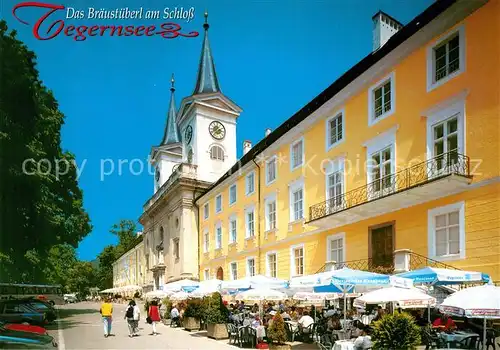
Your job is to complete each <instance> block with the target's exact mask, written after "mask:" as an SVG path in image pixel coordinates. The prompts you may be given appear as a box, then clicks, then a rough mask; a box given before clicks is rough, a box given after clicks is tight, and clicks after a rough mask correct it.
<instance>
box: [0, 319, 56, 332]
mask: <svg viewBox="0 0 500 350" xmlns="http://www.w3.org/2000/svg"><path fill="white" fill-rule="evenodd" d="M2 327H3V328H5V329H10V330H11V331H20V332H29V333H37V334H47V335H48V333H47V330H46V329H45V328H43V327H40V326H33V325H31V324H22V323H5V322H1V321H0V328H2Z"/></svg>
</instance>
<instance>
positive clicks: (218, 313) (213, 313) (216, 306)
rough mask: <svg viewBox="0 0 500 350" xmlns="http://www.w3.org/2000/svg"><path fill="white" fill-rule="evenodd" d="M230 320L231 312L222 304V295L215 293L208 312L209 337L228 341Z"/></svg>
mask: <svg viewBox="0 0 500 350" xmlns="http://www.w3.org/2000/svg"><path fill="white" fill-rule="evenodd" d="M228 319H229V310H228V309H227V307H226V306H225V305H224V303H223V302H222V296H221V295H220V293H217V292H216V293H214V294H212V296H211V297H210V299H209V300H208V306H207V311H206V323H207V337H209V338H213V339H217V340H218V339H227V338H228V334H227V328H226V323H227V321H228Z"/></svg>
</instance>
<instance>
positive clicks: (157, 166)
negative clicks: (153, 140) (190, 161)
mask: <svg viewBox="0 0 500 350" xmlns="http://www.w3.org/2000/svg"><path fill="white" fill-rule="evenodd" d="M171 83H172V87H171V88H170V106H169V108H168V113H167V123H166V126H165V132H164V134H163V139H162V141H161V143H160V145H159V146H156V147H153V149H152V151H151V163H152V165H153V167H154V171H155V176H154V191H155V192H156V191H158V189H160V187H161V186H162V185H163V184H164V183H165V182H166V181H167V180H168V178H169V177H170V175H171V174H172V172H173V171H174V170H175V169H176V167H177V166H178V164H180V163H182V158H183V143H182V139H181V134H180V131H179V126H178V123H177V113H176V110H175V96H174V92H175V86H174V83H175V81H174V75H173V74H172V80H171Z"/></svg>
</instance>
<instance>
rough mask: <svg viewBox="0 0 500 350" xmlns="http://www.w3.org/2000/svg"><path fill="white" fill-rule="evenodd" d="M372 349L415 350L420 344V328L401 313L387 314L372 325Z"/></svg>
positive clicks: (407, 315) (411, 319)
mask: <svg viewBox="0 0 500 350" xmlns="http://www.w3.org/2000/svg"><path fill="white" fill-rule="evenodd" d="M372 340H373V349H405V350H407V349H415V348H416V347H417V346H418V345H419V344H420V328H419V327H418V326H417V324H416V323H415V319H414V318H413V317H412V316H411V315H409V314H407V313H405V312H403V313H399V312H395V313H394V314H387V315H385V316H383V317H382V318H381V319H380V320H379V321H376V322H375V323H374V324H373V333H372Z"/></svg>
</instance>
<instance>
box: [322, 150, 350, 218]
mask: <svg viewBox="0 0 500 350" xmlns="http://www.w3.org/2000/svg"><path fill="white" fill-rule="evenodd" d="M324 170H325V198H326V200H327V202H326V203H327V207H328V209H330V205H329V204H330V200H331V199H332V198H330V191H329V186H328V184H329V181H330V175H332V174H335V173H337V172H340V173H341V179H342V190H341V193H340V194H339V195H343V194H345V192H346V189H345V184H346V174H345V158H344V157H338V158H335V159H331V160H329V161H328V163H327V164H326V166H325V167H324ZM342 204H343V202H342V203H341V204H340V206H342ZM337 207H338V205H337V203H336V202H335V203H333V206H332V209H334V208H337Z"/></svg>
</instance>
